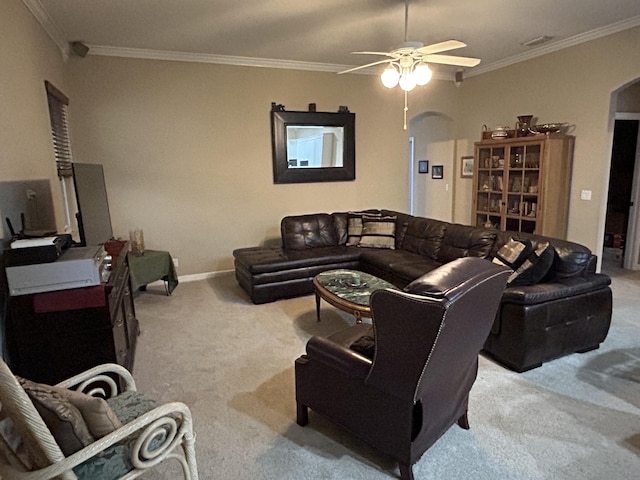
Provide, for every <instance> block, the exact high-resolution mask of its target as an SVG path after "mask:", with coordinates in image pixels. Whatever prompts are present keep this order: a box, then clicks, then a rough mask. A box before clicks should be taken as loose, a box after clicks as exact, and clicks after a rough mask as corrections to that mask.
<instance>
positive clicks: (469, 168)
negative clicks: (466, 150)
mask: <svg viewBox="0 0 640 480" xmlns="http://www.w3.org/2000/svg"><path fill="white" fill-rule="evenodd" d="M460 176H461V177H462V178H473V157H462V158H461V159H460Z"/></svg>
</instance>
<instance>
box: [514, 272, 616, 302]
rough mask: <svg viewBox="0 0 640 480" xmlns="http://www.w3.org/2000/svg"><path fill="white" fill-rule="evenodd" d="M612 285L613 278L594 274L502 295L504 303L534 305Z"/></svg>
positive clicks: (518, 289)
mask: <svg viewBox="0 0 640 480" xmlns="http://www.w3.org/2000/svg"><path fill="white" fill-rule="evenodd" d="M610 284H611V278H610V277H609V276H608V275H605V274H602V273H592V274H587V275H582V276H579V277H570V278H565V279H558V280H556V281H554V282H548V283H538V284H536V285H527V286H521V287H508V288H506V289H505V291H504V293H503V295H502V303H505V302H506V303H517V304H523V305H533V304H537V303H544V302H548V301H551V300H557V299H560V298H566V297H572V296H575V295H581V294H584V293H589V292H594V291H596V290H602V289H604V288H607V287H608V286H609V285H610Z"/></svg>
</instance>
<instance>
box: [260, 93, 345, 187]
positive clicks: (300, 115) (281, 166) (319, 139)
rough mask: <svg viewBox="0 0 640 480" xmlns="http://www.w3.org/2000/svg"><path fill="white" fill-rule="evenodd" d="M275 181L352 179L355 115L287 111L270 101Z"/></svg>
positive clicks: (340, 112) (303, 181)
mask: <svg viewBox="0 0 640 480" xmlns="http://www.w3.org/2000/svg"><path fill="white" fill-rule="evenodd" d="M271 145H272V150H273V182H274V183H307V182H340V181H349V180H355V178H356V159H355V114H354V113H351V112H349V110H348V109H347V108H346V107H340V110H339V111H338V112H337V113H333V112H314V111H309V112H287V111H285V110H284V107H283V106H282V105H276V104H275V103H274V104H272V108H271Z"/></svg>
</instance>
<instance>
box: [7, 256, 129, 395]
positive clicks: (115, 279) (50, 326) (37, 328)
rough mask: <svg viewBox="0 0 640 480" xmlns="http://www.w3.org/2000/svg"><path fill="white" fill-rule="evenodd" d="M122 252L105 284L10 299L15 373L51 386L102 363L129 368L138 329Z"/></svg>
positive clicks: (10, 361) (10, 349)
mask: <svg viewBox="0 0 640 480" xmlns="http://www.w3.org/2000/svg"><path fill="white" fill-rule="evenodd" d="M126 251H127V249H126V248H124V249H123V250H122V253H121V254H120V255H118V257H117V258H114V263H113V271H112V272H111V275H110V278H109V281H108V282H107V283H103V284H100V285H97V286H95V287H86V288H76V289H71V290H58V291H54V292H46V293H36V294H32V295H21V296H16V297H10V298H9V308H8V315H7V319H6V325H5V334H6V337H5V338H6V349H7V356H8V364H9V366H10V367H11V369H12V371H13V372H14V373H15V374H16V375H20V376H22V377H25V378H28V379H30V380H33V381H35V382H42V383H48V384H55V383H57V382H59V381H61V380H64V379H66V378H68V377H70V376H72V375H75V374H77V373H80V372H82V371H84V370H86V369H88V368H91V367H94V366H96V365H99V364H102V363H117V364H120V365H122V366H123V367H125V368H127V369H128V370H130V371H131V370H132V369H133V363H134V359H135V352H136V341H137V337H138V333H139V327H138V320H137V319H136V316H135V309H134V305H133V295H132V294H131V284H130V278H129V265H128V262H127V255H126Z"/></svg>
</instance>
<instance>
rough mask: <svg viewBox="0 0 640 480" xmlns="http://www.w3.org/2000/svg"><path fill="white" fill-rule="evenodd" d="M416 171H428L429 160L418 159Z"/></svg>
mask: <svg viewBox="0 0 640 480" xmlns="http://www.w3.org/2000/svg"><path fill="white" fill-rule="evenodd" d="M418 173H429V160H418Z"/></svg>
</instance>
